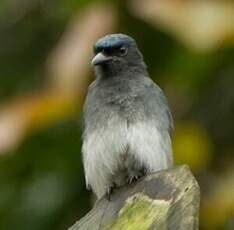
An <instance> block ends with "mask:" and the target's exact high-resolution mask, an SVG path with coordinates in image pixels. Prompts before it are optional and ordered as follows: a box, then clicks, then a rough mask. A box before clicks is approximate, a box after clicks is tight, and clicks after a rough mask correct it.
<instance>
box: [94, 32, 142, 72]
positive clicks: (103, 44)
mask: <svg viewBox="0 0 234 230" xmlns="http://www.w3.org/2000/svg"><path fill="white" fill-rule="evenodd" d="M94 54H95V56H94V58H93V60H92V64H93V65H94V66H96V67H97V68H99V69H101V70H102V72H106V73H110V72H111V73H112V74H115V73H121V72H122V71H123V70H128V69H132V70H133V69H137V68H144V69H145V64H144V62H143V58H142V55H141V53H140V51H139V50H138V48H137V45H136V42H135V40H134V39H133V38H131V37H129V36H127V35H124V34H110V35H106V36H105V37H103V38H101V39H99V40H98V41H97V42H96V44H95V46H94Z"/></svg>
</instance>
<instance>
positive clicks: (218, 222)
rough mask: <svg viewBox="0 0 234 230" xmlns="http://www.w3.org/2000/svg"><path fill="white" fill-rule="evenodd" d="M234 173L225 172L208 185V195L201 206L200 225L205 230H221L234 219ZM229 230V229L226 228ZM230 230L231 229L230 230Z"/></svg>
mask: <svg viewBox="0 0 234 230" xmlns="http://www.w3.org/2000/svg"><path fill="white" fill-rule="evenodd" d="M233 178H234V171H233V169H231V170H227V171H226V172H225V173H222V175H221V177H220V178H217V179H216V180H215V181H214V183H212V184H211V183H210V193H209V195H208V196H205V197H203V199H202V204H201V208H202V209H201V225H202V226H203V227H204V228H205V229H207V230H216V229H217V230H218V229H221V228H222V227H223V226H225V224H227V222H228V221H229V220H231V219H232V220H233V217H234V195H233V194H234V179H233ZM228 229H229V228H228ZM230 229H232V228H230Z"/></svg>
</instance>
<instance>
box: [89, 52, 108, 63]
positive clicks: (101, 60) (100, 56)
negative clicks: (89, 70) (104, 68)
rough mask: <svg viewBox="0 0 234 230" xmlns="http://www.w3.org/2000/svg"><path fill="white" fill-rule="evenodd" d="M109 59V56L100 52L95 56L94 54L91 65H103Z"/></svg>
mask: <svg viewBox="0 0 234 230" xmlns="http://www.w3.org/2000/svg"><path fill="white" fill-rule="evenodd" d="M110 59H111V58H110V57H107V56H105V55H104V54H103V53H102V52H100V53H98V54H97V55H96V56H94V58H93V60H92V65H103V64H104V63H106V62H107V61H109V60H110Z"/></svg>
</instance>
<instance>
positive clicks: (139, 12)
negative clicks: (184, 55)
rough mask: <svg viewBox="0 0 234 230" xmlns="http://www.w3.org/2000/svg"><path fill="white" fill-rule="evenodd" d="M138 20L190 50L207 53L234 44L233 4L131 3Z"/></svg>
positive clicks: (177, 0) (149, 0) (198, 1)
mask: <svg viewBox="0 0 234 230" xmlns="http://www.w3.org/2000/svg"><path fill="white" fill-rule="evenodd" d="M130 3H131V4H130V10H131V11H132V12H133V13H134V14H135V15H136V16H138V17H140V18H142V19H143V20H145V21H147V22H149V23H151V24H153V25H154V26H156V27H158V28H161V29H162V30H164V31H166V32H168V33H170V34H172V35H174V36H175V37H177V38H178V39H179V40H181V41H183V42H184V43H185V44H187V45H188V46H190V47H191V48H193V49H195V50H198V51H209V50H212V49H215V48H217V47H220V46H221V45H223V44H224V43H226V42H228V43H234V27H233V24H234V3H233V2H232V1H212V0H209V1H202V0H191V1H184V0H174V1H169V0H164V1H154V0H145V1H141V0H131V1H130Z"/></svg>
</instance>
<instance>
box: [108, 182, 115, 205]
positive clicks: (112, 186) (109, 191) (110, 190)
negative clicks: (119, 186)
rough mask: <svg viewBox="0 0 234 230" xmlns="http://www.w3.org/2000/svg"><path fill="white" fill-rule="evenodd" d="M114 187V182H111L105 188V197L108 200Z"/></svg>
mask: <svg viewBox="0 0 234 230" xmlns="http://www.w3.org/2000/svg"><path fill="white" fill-rule="evenodd" d="M115 188H116V184H112V185H111V186H110V187H108V188H107V190H106V199H107V200H108V201H110V196H111V193H112V192H113V190H114V189H115Z"/></svg>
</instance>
